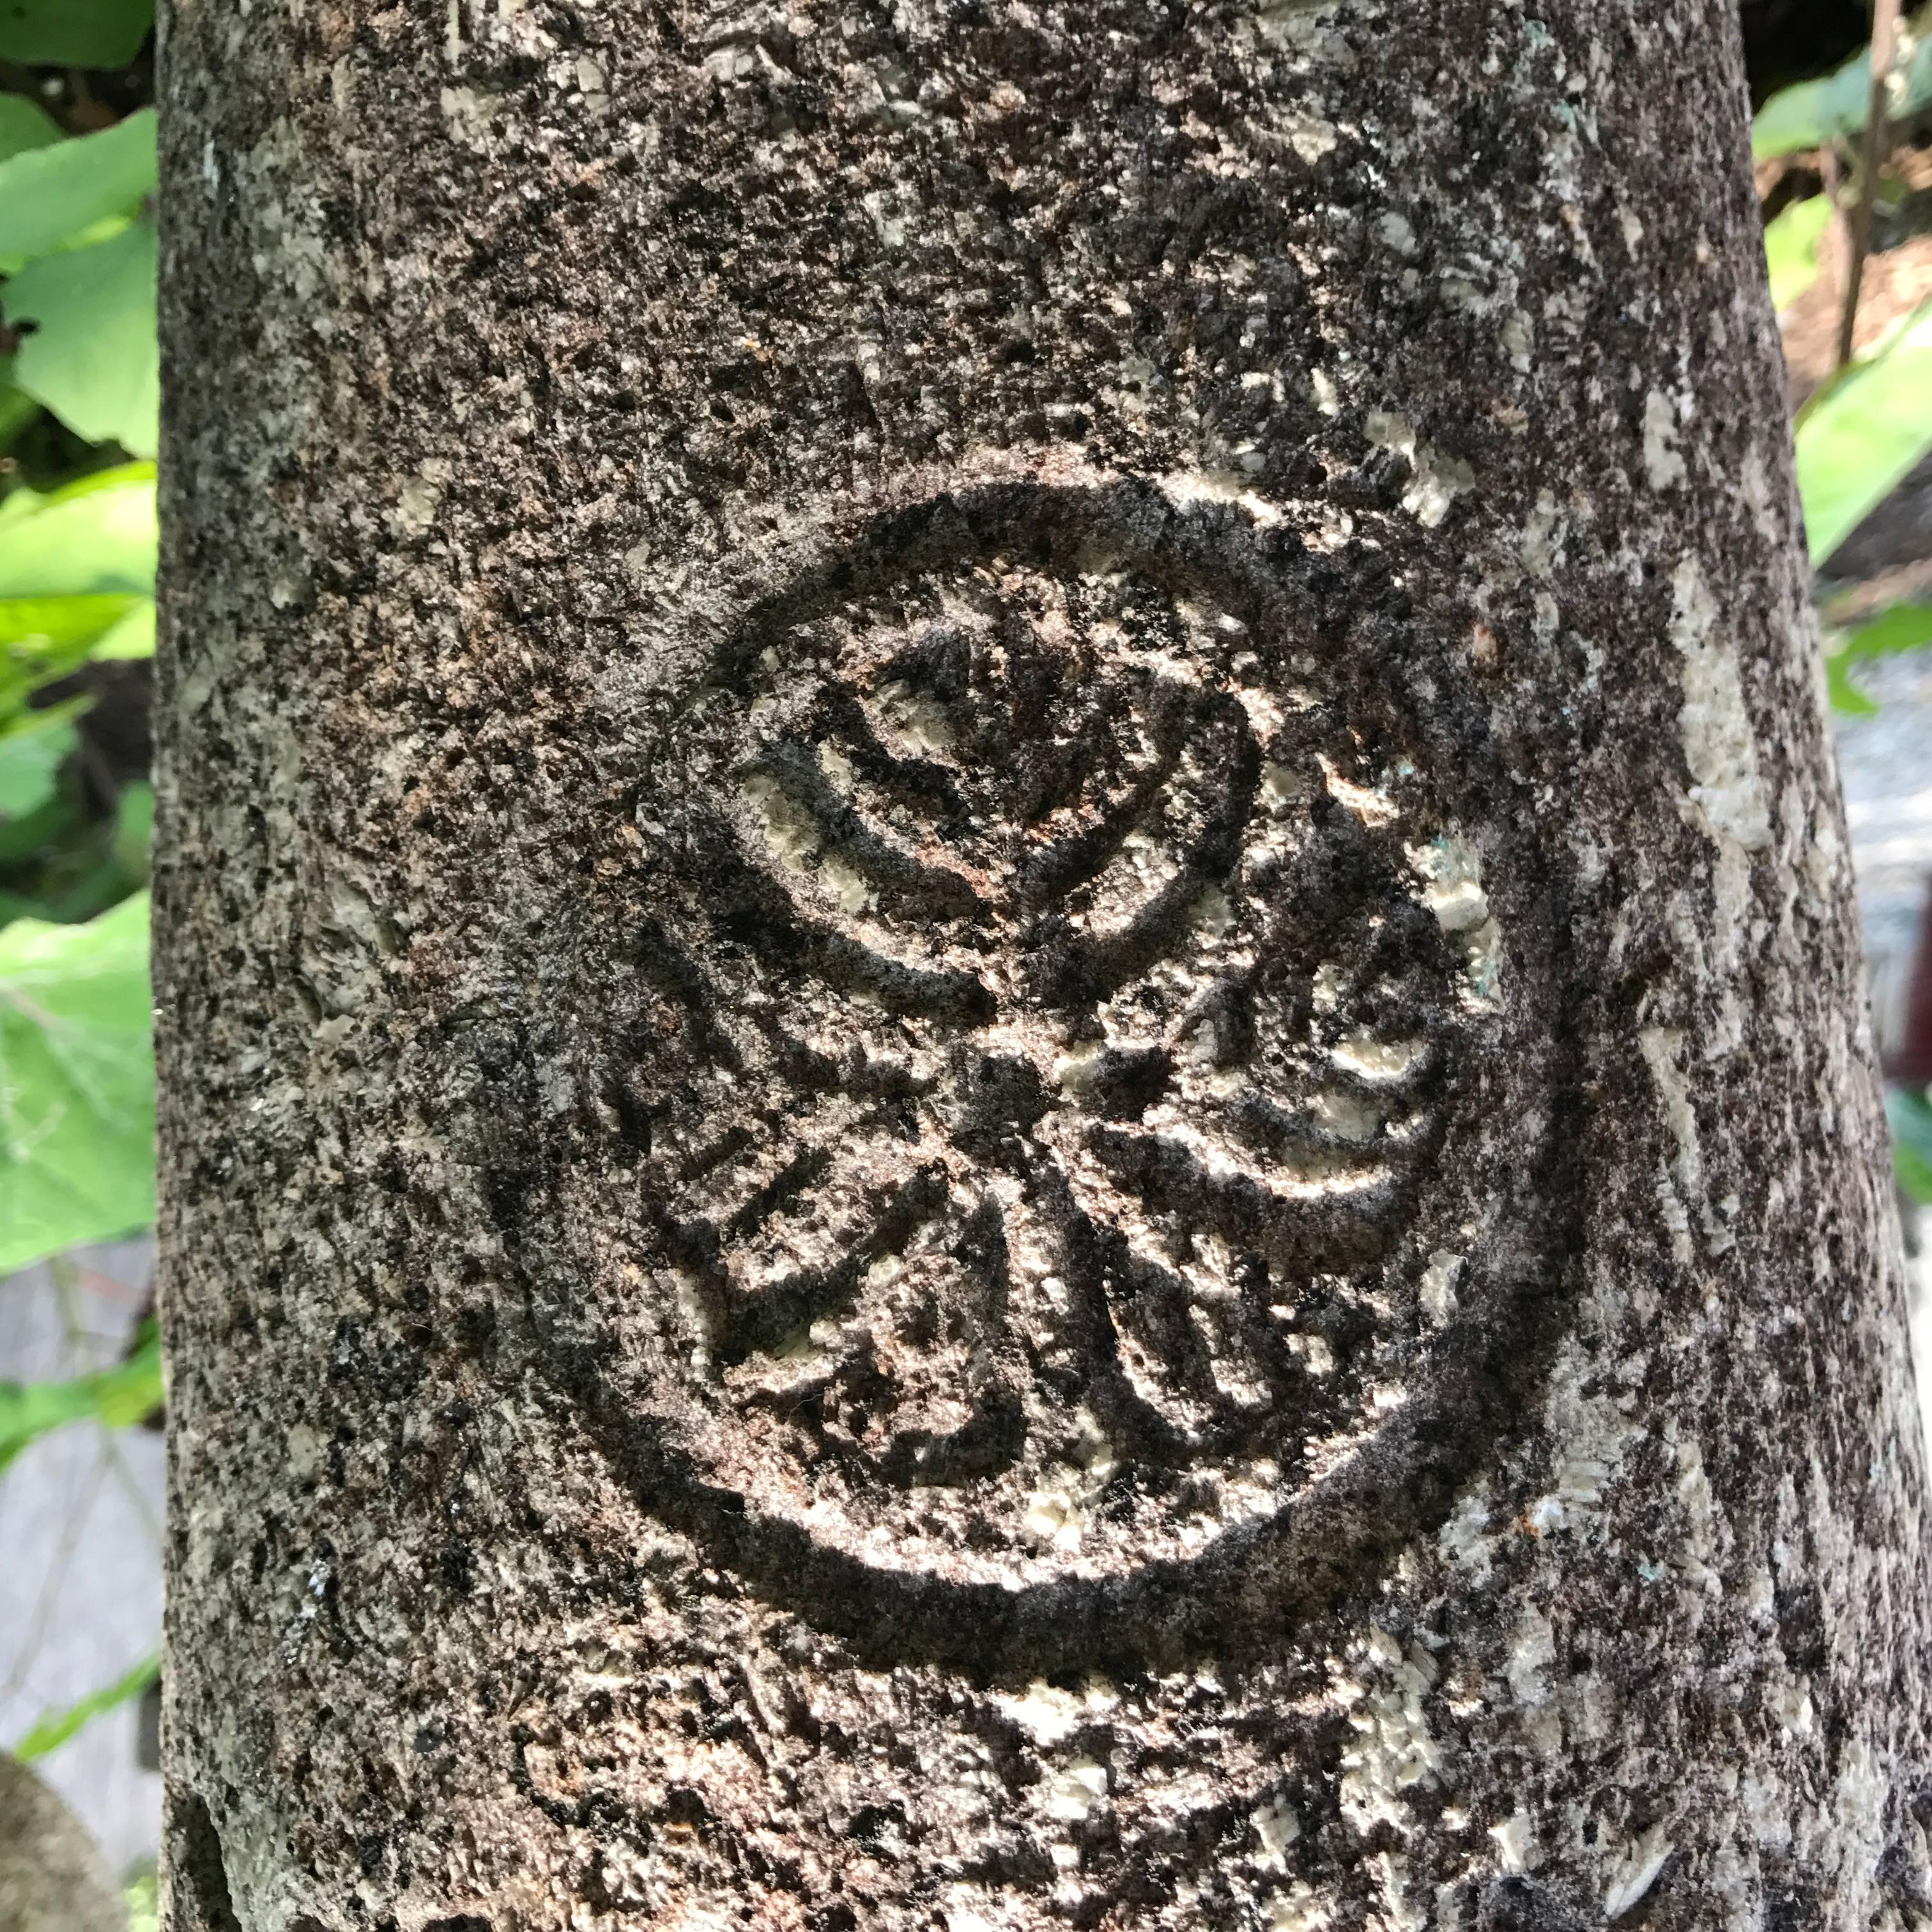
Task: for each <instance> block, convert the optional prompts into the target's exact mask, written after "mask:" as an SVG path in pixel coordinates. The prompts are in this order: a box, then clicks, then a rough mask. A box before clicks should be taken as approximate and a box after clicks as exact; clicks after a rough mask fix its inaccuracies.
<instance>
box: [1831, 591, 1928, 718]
mask: <svg viewBox="0 0 1932 1932" xmlns="http://www.w3.org/2000/svg"><path fill="white" fill-rule="evenodd" d="M1928 644H1932V605H1927V604H1893V605H1892V607H1891V609H1890V610H1884V611H1881V612H1880V613H1879V615H1878V616H1876V617H1874V618H1873V619H1872V620H1871V621H1870V623H1868V624H1861V625H1859V627H1858V629H1856V630H1855V631H1852V633H1851V634H1849V636H1847V637H1844V638H1843V640H1841V641H1839V642H1836V643H1834V644H1833V646H1832V648H1831V649H1829V650H1828V651H1827V652H1826V655H1825V676H1826V682H1827V684H1828V685H1829V687H1830V691H1831V698H1832V709H1834V710H1837V711H1842V712H1846V713H1847V714H1848V715H1850V716H1852V717H1855V718H1869V717H1870V716H1871V715H1872V714H1873V712H1876V710H1877V709H1878V706H1876V704H1874V703H1873V702H1872V701H1871V700H1870V698H1869V697H1866V695H1865V694H1864V692H1863V691H1861V690H1859V689H1858V687H1857V685H1855V684H1853V683H1852V682H1851V680H1850V678H1849V676H1848V675H1847V673H1849V671H1850V670H1851V668H1852V665H1854V664H1868V663H1870V661H1871V660H1872V659H1873V658H1889V657H1896V656H1897V655H1899V654H1900V652H1904V651H1918V650H1923V649H1924V648H1925V647H1926V646H1927V645H1928Z"/></svg>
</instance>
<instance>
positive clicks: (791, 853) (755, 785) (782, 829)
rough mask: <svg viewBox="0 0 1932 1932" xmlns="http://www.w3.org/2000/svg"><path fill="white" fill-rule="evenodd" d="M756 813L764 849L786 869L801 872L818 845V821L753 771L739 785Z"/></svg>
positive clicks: (774, 781) (772, 781) (780, 788)
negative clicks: (762, 836) (762, 835)
mask: <svg viewBox="0 0 1932 1932" xmlns="http://www.w3.org/2000/svg"><path fill="white" fill-rule="evenodd" d="M739 789H740V790H741V791H742V793H743V794H744V797H745V803H746V804H747V805H749V806H750V807H751V809H752V811H754V813H755V814H757V820H758V827H759V829H760V831H761V832H763V834H764V840H765V844H766V849H767V850H769V852H770V853H771V855H772V857H773V858H774V859H776V860H777V861H778V864H779V865H780V866H781V868H783V869H784V871H787V872H802V871H805V862H806V861H807V860H808V859H810V858H811V856H812V855H813V854H814V853H815V852H817V850H818V846H819V838H820V832H819V825H818V820H817V819H816V818H814V817H813V816H812V815H811V813H810V812H809V811H807V810H806V809H805V807H804V806H803V805H800V804H799V802H798V801H797V800H796V799H795V798H793V796H791V795H790V793H788V792H787V790H785V789H784V787H783V786H782V785H781V784H779V783H778V781H777V779H775V778H770V777H768V776H767V775H766V774H765V773H764V772H752V773H751V775H749V776H748V777H747V778H745V781H744V783H743V784H742V785H741V786H740V787H739Z"/></svg>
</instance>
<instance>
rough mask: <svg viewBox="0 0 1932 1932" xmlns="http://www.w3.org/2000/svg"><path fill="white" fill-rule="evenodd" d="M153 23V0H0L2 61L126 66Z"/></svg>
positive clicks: (89, 66)
mask: <svg viewBox="0 0 1932 1932" xmlns="http://www.w3.org/2000/svg"><path fill="white" fill-rule="evenodd" d="M153 25H154V0H0V60H10V61H18V62H20V63H21V64H22V65H23V66H26V67H87V68H97V69H98V68H117V67H125V66H126V65H127V63H128V62H130V60H132V59H133V58H134V56H135V55H136V54H137V53H139V52H140V51H141V43H142V41H143V40H145V39H146V38H147V37H148V28H150V27H151V26H153Z"/></svg>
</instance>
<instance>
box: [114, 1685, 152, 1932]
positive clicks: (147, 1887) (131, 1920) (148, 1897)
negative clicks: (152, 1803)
mask: <svg viewBox="0 0 1932 1932" xmlns="http://www.w3.org/2000/svg"><path fill="white" fill-rule="evenodd" d="M144 1688H145V1687H144ZM122 1896H123V1897H124V1898H125V1900H126V1901H127V1932H161V1887H160V1879H159V1878H158V1877H157V1876H156V1875H155V1873H154V1872H152V1871H140V1872H136V1873H135V1874H134V1876H133V1877H132V1878H130V1879H129V1880H128V1881H127V1888H126V1890H125V1891H124V1893H123V1894H122Z"/></svg>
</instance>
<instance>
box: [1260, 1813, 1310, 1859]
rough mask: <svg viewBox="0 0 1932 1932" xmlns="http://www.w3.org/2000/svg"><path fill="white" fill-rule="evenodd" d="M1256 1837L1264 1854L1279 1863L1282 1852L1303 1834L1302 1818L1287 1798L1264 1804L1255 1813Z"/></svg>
mask: <svg viewBox="0 0 1932 1932" xmlns="http://www.w3.org/2000/svg"><path fill="white" fill-rule="evenodd" d="M1254 1827H1255V1837H1256V1839H1257V1840H1259V1842H1260V1844H1261V1848H1262V1857H1263V1858H1266V1859H1269V1860H1271V1861H1273V1862H1274V1863H1275V1864H1280V1863H1281V1861H1282V1856H1281V1855H1282V1853H1283V1852H1285V1851H1286V1850H1287V1849H1288V1848H1289V1846H1290V1845H1292V1844H1293V1843H1295V1840H1296V1839H1298V1838H1300V1837H1301V1818H1300V1817H1299V1816H1298V1814H1297V1813H1296V1811H1295V1808H1294V1806H1293V1805H1291V1804H1289V1802H1288V1800H1287V1799H1286V1798H1277V1799H1275V1800H1274V1802H1273V1803H1271V1804H1268V1805H1262V1807H1261V1808H1259V1810H1258V1811H1256V1813H1255V1815H1254Z"/></svg>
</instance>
